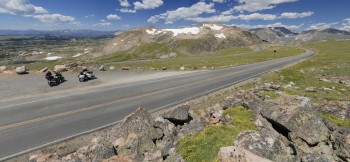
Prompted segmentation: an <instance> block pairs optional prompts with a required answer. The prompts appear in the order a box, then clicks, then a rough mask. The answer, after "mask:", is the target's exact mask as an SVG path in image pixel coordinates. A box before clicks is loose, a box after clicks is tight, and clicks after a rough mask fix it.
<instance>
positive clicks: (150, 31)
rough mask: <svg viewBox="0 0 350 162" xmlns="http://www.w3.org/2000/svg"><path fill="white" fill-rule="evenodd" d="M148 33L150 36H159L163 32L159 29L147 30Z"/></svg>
mask: <svg viewBox="0 0 350 162" xmlns="http://www.w3.org/2000/svg"><path fill="white" fill-rule="evenodd" d="M146 32H147V33H148V34H150V35H158V34H160V33H162V31H160V30H157V29H152V30H148V29H147V30H146Z"/></svg>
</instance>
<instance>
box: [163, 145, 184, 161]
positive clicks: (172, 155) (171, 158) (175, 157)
mask: <svg viewBox="0 0 350 162" xmlns="http://www.w3.org/2000/svg"><path fill="white" fill-rule="evenodd" d="M184 161H185V160H184V159H183V158H182V156H181V155H179V154H178V153H177V152H176V149H175V148H171V149H170V151H169V156H167V157H166V158H165V160H164V162H184Z"/></svg>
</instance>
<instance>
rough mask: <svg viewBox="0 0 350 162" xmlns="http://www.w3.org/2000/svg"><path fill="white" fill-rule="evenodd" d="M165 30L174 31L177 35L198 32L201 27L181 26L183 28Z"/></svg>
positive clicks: (174, 34)
mask: <svg viewBox="0 0 350 162" xmlns="http://www.w3.org/2000/svg"><path fill="white" fill-rule="evenodd" d="M163 31H170V32H173V36H174V37H176V36H177V35H179V34H194V35H196V34H198V33H199V32H200V31H201V29H200V28H199V27H190V28H181V29H163Z"/></svg>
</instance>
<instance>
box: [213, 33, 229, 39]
mask: <svg viewBox="0 0 350 162" xmlns="http://www.w3.org/2000/svg"><path fill="white" fill-rule="evenodd" d="M215 37H216V38H222V39H225V38H226V36H225V35H224V33H221V34H215Z"/></svg>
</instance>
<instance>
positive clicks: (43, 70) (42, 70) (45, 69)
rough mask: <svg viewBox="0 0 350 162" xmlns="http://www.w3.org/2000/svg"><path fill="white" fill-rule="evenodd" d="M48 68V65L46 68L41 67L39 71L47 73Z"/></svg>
mask: <svg viewBox="0 0 350 162" xmlns="http://www.w3.org/2000/svg"><path fill="white" fill-rule="evenodd" d="M47 70H49V68H48V67H45V68H44V69H41V70H40V71H39V72H40V73H45V72H46V71H47Z"/></svg>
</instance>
